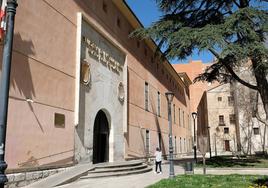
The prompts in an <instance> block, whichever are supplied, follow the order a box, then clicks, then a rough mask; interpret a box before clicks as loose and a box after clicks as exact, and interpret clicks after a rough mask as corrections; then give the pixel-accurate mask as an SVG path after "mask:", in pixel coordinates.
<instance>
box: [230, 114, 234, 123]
mask: <svg viewBox="0 0 268 188" xmlns="http://www.w3.org/2000/svg"><path fill="white" fill-rule="evenodd" d="M229 120H230V124H235V114H230V115H229Z"/></svg>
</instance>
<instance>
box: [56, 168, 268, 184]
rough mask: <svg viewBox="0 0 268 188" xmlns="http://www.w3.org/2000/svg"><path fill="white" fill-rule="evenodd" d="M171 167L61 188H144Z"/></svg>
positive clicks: (244, 171)
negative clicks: (156, 172) (158, 172)
mask: <svg viewBox="0 0 268 188" xmlns="http://www.w3.org/2000/svg"><path fill="white" fill-rule="evenodd" d="M174 169H175V174H176V175H178V174H184V169H183V168H182V167H181V166H175V168H174ZM168 174H169V165H168V164H165V165H163V173H162V174H155V173H154V172H153V171H151V172H147V173H144V174H138V175H130V176H122V177H110V178H98V179H87V180H78V181H76V182H73V183H70V184H66V185H63V186H59V187H61V188H69V187H70V188H71V187H79V188H89V187H90V188H95V187H96V188H143V187H146V186H148V185H151V184H154V183H156V182H158V181H160V180H161V179H165V178H168ZM195 174H202V169H201V168H198V169H195ZM207 174H219V175H220V174H259V175H267V174H268V169H245V168H236V169H231V168H221V169H216V168H214V169H207Z"/></svg>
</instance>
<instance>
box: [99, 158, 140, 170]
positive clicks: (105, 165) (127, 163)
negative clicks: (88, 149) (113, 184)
mask: <svg viewBox="0 0 268 188" xmlns="http://www.w3.org/2000/svg"><path fill="white" fill-rule="evenodd" d="M143 163H144V161H141V160H139V161H121V162H114V163H98V164H95V165H94V167H95V168H96V169H97V168H98V169H99V168H119V167H128V166H129V167H130V166H138V165H141V164H143Z"/></svg>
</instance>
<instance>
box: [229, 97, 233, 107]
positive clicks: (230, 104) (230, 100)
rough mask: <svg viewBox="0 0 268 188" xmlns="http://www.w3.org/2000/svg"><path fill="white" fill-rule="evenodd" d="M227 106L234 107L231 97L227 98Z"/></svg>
mask: <svg viewBox="0 0 268 188" xmlns="http://www.w3.org/2000/svg"><path fill="white" fill-rule="evenodd" d="M228 105H229V106H233V105H234V97H233V96H229V97H228Z"/></svg>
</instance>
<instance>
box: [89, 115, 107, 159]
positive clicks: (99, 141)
mask: <svg viewBox="0 0 268 188" xmlns="http://www.w3.org/2000/svg"><path fill="white" fill-rule="evenodd" d="M109 132H110V131H109V123H108V120H107V117H106V115H105V113H104V112H103V111H102V110H100V111H99V112H98V114H97V116H96V118H95V122H94V135H93V164H95V163H102V162H108V161H109Z"/></svg>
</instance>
